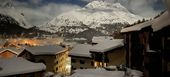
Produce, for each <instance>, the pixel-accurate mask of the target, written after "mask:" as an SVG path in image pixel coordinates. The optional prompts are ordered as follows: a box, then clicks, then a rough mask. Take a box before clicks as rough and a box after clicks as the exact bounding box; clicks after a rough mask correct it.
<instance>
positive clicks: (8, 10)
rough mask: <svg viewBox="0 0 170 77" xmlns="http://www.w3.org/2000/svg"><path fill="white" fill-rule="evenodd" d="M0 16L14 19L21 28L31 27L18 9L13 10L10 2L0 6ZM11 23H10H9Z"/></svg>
mask: <svg viewBox="0 0 170 77" xmlns="http://www.w3.org/2000/svg"><path fill="white" fill-rule="evenodd" d="M0 14H3V15H7V16H10V17H12V18H14V19H15V20H16V21H17V22H18V23H19V25H20V26H21V27H23V28H26V29H27V28H30V27H32V26H31V25H30V24H29V23H28V22H27V21H26V19H25V17H24V14H23V13H21V12H20V10H19V9H17V8H15V7H14V5H13V3H12V1H6V2H4V3H3V4H2V5H1V6H0ZM10 22H12V21H10Z"/></svg>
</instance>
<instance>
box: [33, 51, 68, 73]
mask: <svg viewBox="0 0 170 77" xmlns="http://www.w3.org/2000/svg"><path fill="white" fill-rule="evenodd" d="M67 58H68V50H67V49H65V50H63V52H61V53H58V54H56V55H39V56H35V62H43V63H44V64H45V65H46V66H47V69H46V70H47V71H51V72H55V73H61V74H64V75H65V74H67V70H66V64H67Z"/></svg>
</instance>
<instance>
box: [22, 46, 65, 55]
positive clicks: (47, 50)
mask: <svg viewBox="0 0 170 77" xmlns="http://www.w3.org/2000/svg"><path fill="white" fill-rule="evenodd" d="M25 49H26V50H27V51H28V52H30V53H32V54H33V55H55V54H58V53H60V52H62V51H63V50H64V48H63V47H61V46H59V45H44V46H35V47H26V48H25Z"/></svg>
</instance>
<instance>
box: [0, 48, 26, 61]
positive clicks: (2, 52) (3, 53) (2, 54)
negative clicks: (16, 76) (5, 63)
mask: <svg viewBox="0 0 170 77" xmlns="http://www.w3.org/2000/svg"><path fill="white" fill-rule="evenodd" d="M22 51H23V49H22V48H20V49H17V48H14V47H8V48H1V49H0V58H13V57H17V56H18V55H19V53H21V52H22Z"/></svg>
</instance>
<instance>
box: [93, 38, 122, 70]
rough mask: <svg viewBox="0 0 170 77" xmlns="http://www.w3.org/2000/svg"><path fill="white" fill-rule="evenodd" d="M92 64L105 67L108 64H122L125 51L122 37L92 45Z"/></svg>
mask: <svg viewBox="0 0 170 77" xmlns="http://www.w3.org/2000/svg"><path fill="white" fill-rule="evenodd" d="M90 53H91V54H92V58H93V59H94V61H95V62H94V65H95V66H96V67H106V66H109V65H120V64H124V61H125V57H124V56H125V53H124V44H123V40H122V39H114V40H105V41H103V42H100V43H98V44H97V45H94V46H93V47H92V48H91V49H90Z"/></svg>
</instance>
